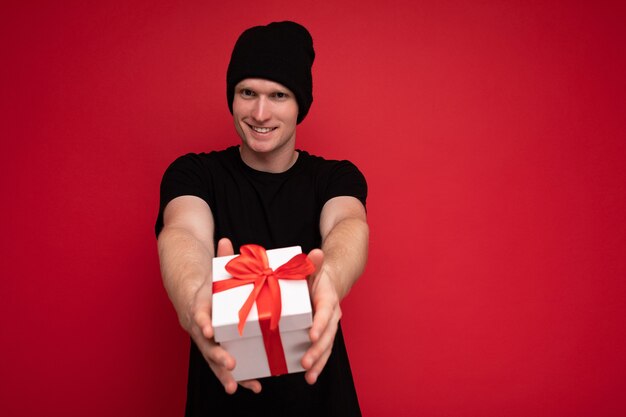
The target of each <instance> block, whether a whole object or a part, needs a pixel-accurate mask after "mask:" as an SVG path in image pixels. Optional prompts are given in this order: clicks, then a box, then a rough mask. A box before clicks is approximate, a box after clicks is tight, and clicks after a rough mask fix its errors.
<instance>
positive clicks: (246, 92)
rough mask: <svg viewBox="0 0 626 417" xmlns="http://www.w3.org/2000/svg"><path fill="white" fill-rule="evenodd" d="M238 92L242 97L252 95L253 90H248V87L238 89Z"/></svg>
mask: <svg viewBox="0 0 626 417" xmlns="http://www.w3.org/2000/svg"><path fill="white" fill-rule="evenodd" d="M239 94H240V95H241V96H242V97H244V98H248V97H254V91H252V90H250V89H249V88H242V89H241V90H240V91H239Z"/></svg>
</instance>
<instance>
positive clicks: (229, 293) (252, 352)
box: [212, 246, 312, 381]
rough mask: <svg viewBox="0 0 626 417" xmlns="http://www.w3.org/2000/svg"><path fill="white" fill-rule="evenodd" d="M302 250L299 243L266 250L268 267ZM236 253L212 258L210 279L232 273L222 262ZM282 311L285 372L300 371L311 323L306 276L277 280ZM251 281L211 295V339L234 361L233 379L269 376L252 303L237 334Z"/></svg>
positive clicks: (217, 279)
mask: <svg viewBox="0 0 626 417" xmlns="http://www.w3.org/2000/svg"><path fill="white" fill-rule="evenodd" d="M299 253H302V249H301V248H300V246H292V247H288V248H281V249H272V250H268V251H267V258H268V262H269V266H270V268H272V269H273V270H276V269H277V268H278V267H279V266H281V265H283V264H285V263H287V262H288V261H289V260H290V259H291V258H292V257H294V256H295V255H297V254H299ZM237 256H238V255H233V256H222V257H216V258H213V282H217V281H223V280H226V279H229V278H232V276H231V275H230V274H229V273H228V272H227V271H226V269H225V266H226V264H227V263H228V262H229V261H230V260H231V259H233V258H235V257H237ZM278 284H279V286H280V293H281V301H282V311H281V316H280V321H279V324H278V328H279V330H280V337H281V340H282V345H283V350H284V352H285V361H286V364H287V370H288V373H294V372H302V371H304V369H303V368H302V366H301V365H300V361H301V359H302V357H303V356H304V353H305V352H306V350H307V349H308V348H309V347H310V346H311V340H310V339H309V328H310V327H311V323H312V309H311V299H310V297H309V287H308V284H307V280H306V279H301V280H284V279H279V280H278ZM253 288H254V284H245V285H242V286H239V287H236V288H231V289H228V290H224V291H221V292H218V293H214V294H213V307H212V309H213V311H212V320H213V329H214V332H215V341H216V342H218V343H220V344H221V345H222V347H223V348H224V349H226V350H227V351H228V352H229V353H230V354H231V355H232V356H233V357H234V358H235V360H236V362H237V364H236V366H235V369H234V370H233V377H234V378H235V380H236V381H242V380H246V379H256V378H263V377H267V376H271V372H270V367H269V363H268V359H267V356H266V353H265V345H264V343H263V336H262V333H261V327H260V325H259V315H258V311H257V306H256V302H255V303H254V305H253V307H252V309H251V310H250V314H249V315H248V318H247V319H246V324H245V328H244V330H243V335H241V336H240V335H239V331H238V329H237V326H238V325H239V309H240V308H241V306H243V304H244V303H245V302H246V299H247V298H248V296H249V295H250V292H251V291H252V289H253Z"/></svg>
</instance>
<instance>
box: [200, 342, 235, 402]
mask: <svg viewBox="0 0 626 417" xmlns="http://www.w3.org/2000/svg"><path fill="white" fill-rule="evenodd" d="M198 347H199V348H200V351H201V352H202V355H203V356H204V359H205V360H206V361H207V363H208V364H209V367H210V368H211V370H212V371H213V373H214V374H215V376H216V377H217V379H218V380H219V381H220V383H221V384H222V386H223V387H224V391H226V393H228V394H233V393H234V392H235V391H237V381H235V379H234V378H233V375H232V370H233V369H234V368H235V365H236V363H235V359H234V358H233V357H232V356H230V355H229V354H228V352H226V351H225V350H224V349H223V348H222V347H221V346H219V345H217V344H215V343H213V342H210V341H206V342H205V343H201V344H200V345H198Z"/></svg>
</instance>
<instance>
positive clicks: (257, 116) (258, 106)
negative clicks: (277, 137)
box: [252, 96, 270, 123]
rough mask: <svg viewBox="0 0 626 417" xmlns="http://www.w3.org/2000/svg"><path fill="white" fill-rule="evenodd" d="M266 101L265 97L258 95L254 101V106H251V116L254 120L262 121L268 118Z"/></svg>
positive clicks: (268, 111)
mask: <svg viewBox="0 0 626 417" xmlns="http://www.w3.org/2000/svg"><path fill="white" fill-rule="evenodd" d="M269 104H270V103H268V102H267V98H265V97H263V96H259V97H258V98H257V99H256V100H255V101H254V107H253V108H252V117H253V118H254V120H255V121H257V122H259V123H263V122H265V121H267V120H269V119H270V109H269Z"/></svg>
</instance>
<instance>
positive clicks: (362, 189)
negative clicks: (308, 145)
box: [299, 151, 367, 205]
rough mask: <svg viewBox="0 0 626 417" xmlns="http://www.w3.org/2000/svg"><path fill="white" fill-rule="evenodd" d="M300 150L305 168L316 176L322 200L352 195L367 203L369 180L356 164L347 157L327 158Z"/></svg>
mask: <svg viewBox="0 0 626 417" xmlns="http://www.w3.org/2000/svg"><path fill="white" fill-rule="evenodd" d="M299 152H300V157H302V159H303V160H302V164H303V166H304V169H305V170H308V171H309V172H311V174H312V175H313V176H314V177H315V183H316V188H317V190H318V192H319V194H320V195H321V196H322V201H327V200H329V199H331V198H333V197H338V196H352V197H356V198H357V199H359V200H360V201H361V203H363V205H365V201H366V199H367V181H366V180H365V176H364V175H363V173H362V172H361V171H360V170H359V168H357V166H356V165H355V164H353V163H352V162H350V161H348V160H346V159H343V160H336V159H326V158H323V157H321V156H317V155H311V154H309V153H308V152H306V151H299Z"/></svg>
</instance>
